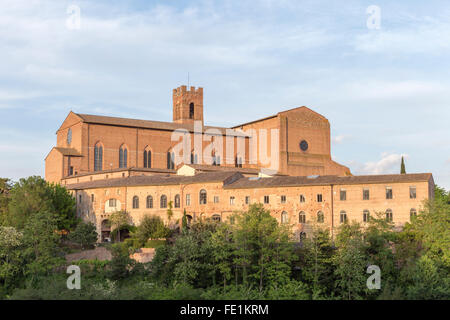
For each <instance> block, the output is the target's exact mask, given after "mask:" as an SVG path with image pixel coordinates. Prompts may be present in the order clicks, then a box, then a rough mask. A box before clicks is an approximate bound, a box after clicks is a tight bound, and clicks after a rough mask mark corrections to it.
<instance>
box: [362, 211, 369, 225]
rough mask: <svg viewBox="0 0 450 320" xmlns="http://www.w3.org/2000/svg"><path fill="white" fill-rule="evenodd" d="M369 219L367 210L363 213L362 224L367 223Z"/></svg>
mask: <svg viewBox="0 0 450 320" xmlns="http://www.w3.org/2000/svg"><path fill="white" fill-rule="evenodd" d="M369 219H370V212H369V210H364V211H363V222H369Z"/></svg>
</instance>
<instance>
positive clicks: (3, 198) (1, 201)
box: [0, 178, 12, 225]
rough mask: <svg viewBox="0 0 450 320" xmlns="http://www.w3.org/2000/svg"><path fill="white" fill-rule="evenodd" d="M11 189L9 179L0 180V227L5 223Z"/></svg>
mask: <svg viewBox="0 0 450 320" xmlns="http://www.w3.org/2000/svg"><path fill="white" fill-rule="evenodd" d="M11 188H12V186H11V182H10V180H9V179H7V178H0V225H3V224H4V223H5V222H6V215H7V214H8V203H9V200H10V192H11Z"/></svg>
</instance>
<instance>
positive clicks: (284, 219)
mask: <svg viewBox="0 0 450 320" xmlns="http://www.w3.org/2000/svg"><path fill="white" fill-rule="evenodd" d="M288 222H289V216H288V213H287V212H286V211H283V212H282V213H281V223H283V224H286V223H288Z"/></svg>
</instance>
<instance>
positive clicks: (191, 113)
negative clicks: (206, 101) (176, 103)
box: [189, 102, 194, 119]
mask: <svg viewBox="0 0 450 320" xmlns="http://www.w3.org/2000/svg"><path fill="white" fill-rule="evenodd" d="M189 119H194V103H193V102H191V103H190V104H189Z"/></svg>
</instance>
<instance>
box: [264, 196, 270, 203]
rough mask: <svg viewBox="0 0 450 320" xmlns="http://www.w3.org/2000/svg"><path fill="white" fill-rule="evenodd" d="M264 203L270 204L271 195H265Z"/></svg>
mask: <svg viewBox="0 0 450 320" xmlns="http://www.w3.org/2000/svg"><path fill="white" fill-rule="evenodd" d="M264 203H265V204H268V203H269V196H264Z"/></svg>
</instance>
